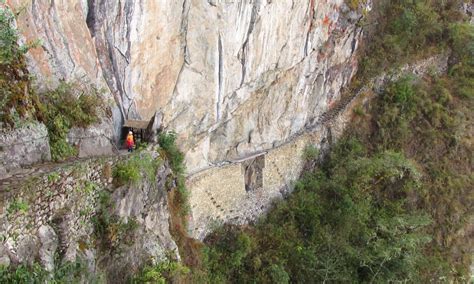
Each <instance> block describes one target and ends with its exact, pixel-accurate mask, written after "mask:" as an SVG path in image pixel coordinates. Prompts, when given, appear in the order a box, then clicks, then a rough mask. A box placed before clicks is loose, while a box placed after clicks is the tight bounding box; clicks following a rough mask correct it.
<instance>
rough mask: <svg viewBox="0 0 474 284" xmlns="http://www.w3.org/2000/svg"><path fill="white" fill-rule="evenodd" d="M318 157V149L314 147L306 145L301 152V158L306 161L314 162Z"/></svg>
mask: <svg viewBox="0 0 474 284" xmlns="http://www.w3.org/2000/svg"><path fill="white" fill-rule="evenodd" d="M318 156H319V149H318V148H316V147H315V146H314V145H307V146H306V147H305V148H304V150H303V158H304V159H305V160H307V161H309V160H315V159H316V158H317V157H318Z"/></svg>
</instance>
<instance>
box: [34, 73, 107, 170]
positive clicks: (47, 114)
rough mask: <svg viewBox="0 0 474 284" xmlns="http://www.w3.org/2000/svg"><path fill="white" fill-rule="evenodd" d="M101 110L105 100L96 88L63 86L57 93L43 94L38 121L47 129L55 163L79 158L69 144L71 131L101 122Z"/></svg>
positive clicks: (39, 103)
mask: <svg viewBox="0 0 474 284" xmlns="http://www.w3.org/2000/svg"><path fill="white" fill-rule="evenodd" d="M102 107H103V100H102V98H101V96H100V94H99V91H98V90H97V89H95V88H94V87H82V86H79V85H77V84H73V83H65V82H62V83H61V84H60V85H59V86H58V87H57V88H56V89H53V90H50V91H48V92H45V93H42V94H40V96H39V98H38V101H37V109H38V111H37V117H38V118H39V119H40V120H42V121H43V122H44V123H45V125H46V127H47V128H48V134H49V142H50V147H51V157H52V158H53V160H55V161H58V160H63V159H65V158H68V157H71V156H75V155H76V154H77V150H76V149H75V148H74V147H73V146H71V145H70V144H69V143H68V142H67V134H68V132H69V130H70V129H71V128H72V127H82V128H85V127H87V126H89V125H91V124H94V123H96V122H98V121H99V110H100V108H102Z"/></svg>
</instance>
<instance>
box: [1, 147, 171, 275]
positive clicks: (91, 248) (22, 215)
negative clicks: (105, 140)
mask: <svg viewBox="0 0 474 284" xmlns="http://www.w3.org/2000/svg"><path fill="white" fill-rule="evenodd" d="M142 153H151V154H152V155H154V156H155V157H156V156H157V154H155V153H157V152H156V151H153V152H151V151H150V152H141V153H140V154H142ZM128 157H129V156H115V157H107V158H98V159H89V160H80V161H78V162H77V163H72V164H69V165H67V166H63V167H60V168H56V169H55V170H54V171H51V172H48V173H41V174H39V175H33V176H31V177H29V178H25V179H23V180H18V181H17V182H15V183H13V184H12V185H10V186H8V187H7V188H2V189H1V190H0V193H1V196H0V197H2V201H3V202H2V203H3V204H2V205H3V206H2V208H0V210H1V212H0V265H7V266H8V265H17V264H32V263H35V262H39V263H41V264H42V265H43V266H44V267H45V268H46V269H47V270H49V271H52V270H53V268H54V266H55V264H58V263H57V262H58V261H77V260H80V261H83V262H84V263H87V265H88V269H89V274H90V275H94V274H99V273H103V274H105V275H106V278H107V280H108V281H111V283H123V282H124V281H125V280H126V277H127V276H128V275H130V274H131V273H134V272H135V273H136V272H137V270H138V269H139V268H140V267H141V266H142V265H143V264H144V263H145V262H149V261H155V262H156V261H160V260H162V259H164V258H165V257H166V254H167V253H168V252H170V251H171V252H173V251H175V254H176V251H177V250H176V245H175V243H174V241H173V239H172V237H171V235H170V233H169V213H168V208H167V192H166V190H165V182H166V180H167V177H168V175H169V174H170V170H169V168H168V167H167V166H165V165H162V166H161V167H160V168H159V170H158V172H157V175H156V181H155V182H154V183H150V182H149V181H148V180H147V179H145V178H144V179H143V181H141V182H140V183H139V184H136V185H125V186H120V187H116V186H114V185H113V184H112V180H113V178H112V172H113V168H114V166H115V165H116V164H117V163H118V162H119V161H121V160H126V159H128ZM156 158H159V157H156ZM104 196H108V200H110V204H111V206H108V207H104V205H103V202H104ZM101 210H107V212H108V214H110V216H115V217H114V219H113V220H114V221H113V222H112V221H110V222H112V223H110V224H108V225H107V227H106V228H102V229H103V230H104V232H105V233H103V235H102V236H99V235H98V231H97V229H96V228H97V226H99V225H100V224H99V223H98V221H97V218H96V217H97V216H99V215H100V214H102V213H101ZM111 218H112V217H111ZM102 226H103V225H102ZM130 239H132V240H133V242H130V241H127V240H130ZM58 257H59V259H58Z"/></svg>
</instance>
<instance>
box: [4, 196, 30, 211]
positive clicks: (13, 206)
mask: <svg viewBox="0 0 474 284" xmlns="http://www.w3.org/2000/svg"><path fill="white" fill-rule="evenodd" d="M29 208H30V206H29V204H28V202H27V201H25V200H22V199H14V200H13V201H12V202H11V203H10V205H9V206H8V208H7V212H8V214H13V213H15V212H27V211H28V209H29Z"/></svg>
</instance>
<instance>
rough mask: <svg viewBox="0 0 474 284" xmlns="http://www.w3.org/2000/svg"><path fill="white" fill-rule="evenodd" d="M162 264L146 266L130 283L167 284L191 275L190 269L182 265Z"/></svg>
mask: <svg viewBox="0 0 474 284" xmlns="http://www.w3.org/2000/svg"><path fill="white" fill-rule="evenodd" d="M170 259H172V258H171V257H169V258H168V259H167V260H165V261H163V262H160V263H159V264H157V265H154V266H145V267H144V268H143V269H142V270H141V271H140V273H138V274H137V275H135V276H134V277H133V278H132V279H131V280H130V281H129V282H130V283H132V284H135V283H136V284H139V283H140V284H141V283H157V284H161V283H163V284H164V283H167V282H170V281H172V280H174V279H179V278H181V277H183V276H185V275H187V274H189V272H190V270H189V268H187V267H185V266H183V265H182V264H181V263H179V262H177V261H174V260H170Z"/></svg>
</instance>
